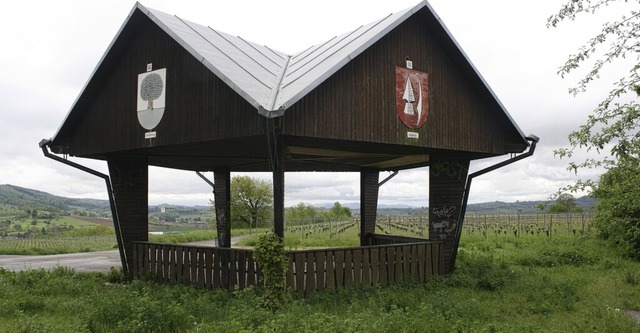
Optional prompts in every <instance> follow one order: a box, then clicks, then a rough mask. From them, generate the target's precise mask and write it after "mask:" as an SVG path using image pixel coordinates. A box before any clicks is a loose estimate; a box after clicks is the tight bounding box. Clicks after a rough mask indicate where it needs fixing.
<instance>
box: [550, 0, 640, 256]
mask: <svg viewBox="0 0 640 333" xmlns="http://www.w3.org/2000/svg"><path fill="white" fill-rule="evenodd" d="M615 2H622V1H621V0H569V1H567V3H566V4H565V5H564V6H562V7H561V9H560V10H559V11H558V13H556V14H555V15H552V16H551V17H549V19H548V20H547V27H555V26H557V25H558V24H559V23H560V22H562V21H565V20H574V19H575V18H576V17H577V16H578V15H582V14H594V13H596V12H598V11H599V10H601V9H602V8H604V7H608V6H609V5H611V4H613V3H615ZM624 3H626V6H627V7H625V8H626V9H627V14H624V15H622V16H621V17H620V19H618V20H615V21H613V22H607V23H605V24H604V25H603V26H602V30H601V31H600V32H599V33H598V34H596V35H595V36H593V38H591V39H590V40H589V41H588V43H587V44H585V45H584V46H582V47H581V48H580V49H579V50H578V52H577V53H575V54H573V55H570V56H569V58H568V60H567V61H566V62H565V64H564V65H563V66H562V67H560V70H559V71H558V74H559V75H561V76H562V77H564V76H565V75H567V74H569V73H571V72H573V71H574V70H576V69H578V68H580V67H584V66H589V67H590V70H589V71H588V72H587V74H586V75H585V76H584V77H582V79H581V80H580V81H579V82H578V84H577V85H576V86H575V87H574V88H572V89H571V90H570V93H572V94H574V95H575V94H578V93H581V92H585V91H586V90H587V86H588V85H589V83H591V82H592V81H594V80H595V79H597V78H598V77H599V76H600V74H601V72H602V70H603V68H605V66H607V65H610V64H612V63H619V62H622V63H623V64H625V65H627V66H628V67H629V71H628V72H627V73H626V74H625V75H623V76H622V77H621V78H620V79H619V80H618V81H617V82H616V83H614V84H613V88H611V90H610V91H609V94H608V96H607V97H606V98H605V99H604V100H603V101H601V102H600V103H599V104H598V105H597V106H596V108H595V109H594V111H593V112H592V113H591V114H590V115H589V116H588V117H587V121H586V122H585V123H584V124H583V125H581V126H580V127H579V128H578V129H577V130H575V131H573V132H571V133H570V134H569V147H568V148H563V149H558V150H556V151H555V154H556V155H557V156H559V157H560V158H571V157H572V155H573V153H574V151H575V150H576V149H585V150H586V151H595V152H597V153H598V154H600V153H604V152H608V154H606V155H599V156H600V157H598V158H587V159H585V160H584V161H582V162H577V163H576V162H573V161H572V162H570V163H569V168H568V169H570V170H572V171H574V172H576V173H577V172H578V170H579V169H587V168H597V167H601V168H604V169H605V170H606V171H605V173H604V174H603V175H602V176H601V177H600V179H599V180H594V179H587V180H578V181H577V182H576V183H575V184H573V185H569V186H567V187H566V188H564V189H561V191H562V190H572V191H575V190H586V191H589V192H591V193H592V194H593V195H594V196H595V197H596V198H598V199H599V202H598V204H597V205H596V214H595V220H596V221H597V222H596V226H597V227H598V230H599V234H600V236H602V237H604V238H607V239H611V240H612V241H614V242H616V243H617V244H619V245H621V246H622V247H623V248H625V249H626V250H627V252H628V253H629V254H631V255H632V256H634V257H635V258H639V259H640V254H639V253H640V244H639V243H640V241H639V236H638V234H639V233H640V232H639V231H638V230H639V229H640V218H639V215H638V213H639V212H640V210H639V209H638V208H637V206H638V203H637V202H638V196H637V194H639V193H637V192H638V186H639V185H640V180H639V179H638V171H640V170H639V167H638V162H640V131H638V125H639V124H640V105H639V104H638V103H636V102H635V99H637V97H638V96H640V74H638V70H639V69H640V52H638V51H640V38H638V36H640V8H639V5H638V2H636V1H630V2H627V1H626V0H625V1H624ZM607 47H608V48H607ZM601 48H604V49H605V51H604V53H598V52H599V51H600V49H601ZM592 57H593V58H592ZM623 59H628V60H630V61H629V64H626V63H625V62H624V61H622V60H623ZM631 194H633V195H631Z"/></svg>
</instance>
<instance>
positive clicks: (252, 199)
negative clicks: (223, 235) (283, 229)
mask: <svg viewBox="0 0 640 333" xmlns="http://www.w3.org/2000/svg"><path fill="white" fill-rule="evenodd" d="M230 218H231V226H232V227H240V228H246V227H257V226H268V225H271V224H273V223H272V222H273V188H272V186H271V183H269V182H267V181H264V180H261V179H255V178H251V177H249V176H235V177H233V178H232V179H231V216H230Z"/></svg>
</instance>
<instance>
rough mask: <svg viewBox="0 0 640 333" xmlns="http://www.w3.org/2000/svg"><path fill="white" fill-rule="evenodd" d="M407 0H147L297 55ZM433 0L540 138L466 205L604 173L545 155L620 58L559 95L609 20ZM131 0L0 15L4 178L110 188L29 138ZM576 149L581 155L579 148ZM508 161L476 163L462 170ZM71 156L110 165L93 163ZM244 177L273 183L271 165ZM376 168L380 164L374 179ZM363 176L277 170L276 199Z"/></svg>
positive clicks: (163, 174) (51, 124) (422, 183)
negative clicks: (281, 192) (555, 20)
mask: <svg viewBox="0 0 640 333" xmlns="http://www.w3.org/2000/svg"><path fill="white" fill-rule="evenodd" d="M417 2H418V1H417V0H398V1H387V0H353V1H336V0H327V1H323V2H302V1H299V0H277V1H249V2H237V1H236V2H233V1H226V2H220V1H195V0H187V1H169V0H148V1H145V2H144V5H145V6H149V7H151V8H155V9H158V10H162V11H165V12H168V13H171V14H176V15H178V16H179V17H181V18H185V19H188V20H191V21H194V22H198V23H202V24H205V25H210V26H211V27H212V28H214V29H219V30H221V31H224V32H227V33H230V34H232V35H240V36H242V37H243V38H246V39H247V40H250V41H254V42H257V43H260V44H265V45H268V46H270V47H272V48H274V49H277V50H280V51H284V52H289V53H293V52H298V51H301V50H303V49H305V48H307V47H308V46H310V45H313V44H318V43H321V42H323V41H325V40H327V39H329V38H331V37H333V36H336V35H340V34H343V33H345V32H348V31H350V30H353V29H355V28H357V27H358V26H360V25H362V24H367V23H369V22H372V21H374V20H377V19H380V18H382V17H384V16H385V15H387V14H389V13H392V12H397V11H399V10H402V9H405V8H408V7H411V6H414V5H415V4H416V3H417ZM430 3H431V5H432V6H433V7H434V8H435V10H436V12H437V13H438V15H439V16H440V18H441V19H442V20H443V21H444V23H445V25H446V26H447V27H448V29H449V31H450V32H451V33H452V35H453V36H454V38H455V39H456V40H457V42H458V43H459V44H460V45H461V47H462V48H463V50H464V52H465V53H466V54H467V56H468V58H469V59H470V60H471V62H472V63H473V64H474V66H475V67H476V68H477V69H478V71H479V72H480V73H481V74H482V76H483V77H484V79H485V80H486V82H487V83H488V84H489V86H490V87H491V89H492V90H493V91H494V93H495V94H496V96H497V97H498V99H499V100H500V101H501V102H502V103H503V105H504V106H505V108H506V109H507V110H508V111H509V113H510V114H511V116H512V117H513V119H514V120H515V121H516V123H518V124H519V126H520V127H521V129H522V131H523V132H524V134H536V135H538V136H539V137H540V138H541V141H540V143H539V145H538V150H537V151H536V153H535V155H534V156H533V157H530V158H528V159H525V160H523V161H520V162H518V163H515V164H513V165H510V166H507V167H504V168H501V169H499V170H496V171H494V172H491V173H489V174H486V175H483V176H480V177H478V178H476V179H475V180H474V183H473V187H472V190H471V193H470V201H471V202H483V201H495V200H501V201H515V200H521V201H522V200H543V199H545V198H547V197H548V196H549V194H551V193H553V192H554V191H556V190H557V188H559V187H561V186H564V185H566V184H568V183H571V182H573V181H575V179H577V178H578V177H582V178H588V177H597V175H598V174H599V173H601V172H602V170H586V171H584V172H582V173H581V174H580V175H578V176H576V175H573V174H571V173H570V172H568V171H566V165H567V160H560V159H557V158H555V157H554V156H553V150H554V149H557V148H559V147H563V146H565V145H566V144H567V135H568V133H569V132H570V131H572V130H574V129H576V128H577V127H578V126H579V125H580V124H581V123H582V122H583V121H584V120H585V119H586V116H587V114H589V113H590V112H591V110H593V108H594V107H595V106H596V105H597V103H598V102H599V101H600V100H601V99H602V98H603V97H604V96H606V94H607V93H608V89H607V86H608V84H610V82H611V80H612V79H614V78H616V77H617V76H618V75H619V73H621V72H620V68H619V67H613V68H612V69H611V70H610V72H609V74H606V73H605V75H603V79H602V80H599V82H597V83H595V84H594V85H593V86H591V87H590V90H589V93H588V94H583V95H579V96H577V97H572V96H570V95H569V94H568V92H567V91H568V89H569V88H570V87H571V86H572V85H573V84H575V82H576V81H577V80H578V79H579V77H580V74H584V73H585V70H588V69H580V70H578V72H577V73H575V74H573V75H570V76H569V78H568V79H562V78H560V77H559V76H558V75H557V74H556V72H557V69H558V67H559V66H561V65H562V64H563V63H564V61H565V60H566V58H567V56H568V55H569V54H571V53H573V52H575V51H576V50H577V49H578V48H579V46H580V45H582V44H583V43H584V42H586V41H587V40H588V38H589V35H590V34H593V33H595V32H597V31H598V30H599V25H598V24H595V23H597V22H600V21H603V20H606V19H607V18H608V17H610V16H607V15H598V16H597V17H596V16H592V17H586V18H581V19H580V20H578V21H575V22H567V24H564V25H563V26H562V27H560V28H556V29H547V28H546V27H545V23H546V18H547V17H548V16H549V15H551V14H552V13H554V12H555V11H556V10H557V9H559V6H560V5H559V4H558V3H555V2H544V1H529V2H521V1H520V2H518V1H509V0H487V1H477V0H461V1H456V2H452V1H448V0H431V1H430ZM132 5H133V3H132V2H131V1H128V0H127V1H125V0H114V1H102V2H95V1H91V2H88V1H79V0H62V1H58V2H52V1H43V0H35V1H29V2H20V1H17V2H13V3H12V4H11V10H10V13H11V14H10V15H5V16H4V17H3V20H0V34H1V37H2V40H3V45H5V47H4V48H3V52H2V53H0V71H2V73H3V74H2V76H0V133H2V138H3V140H0V183H9V184H15V185H18V186H24V187H31V188H35V189H40V190H43V191H47V192H50V193H53V194H57V195H63V196H70V197H93V198H106V189H105V185H104V183H103V181H102V180H101V179H99V178H97V177H94V176H91V175H88V174H86V173H84V172H81V171H78V170H76V169H73V168H71V167H68V166H65V165H62V164H60V163H58V162H55V161H52V160H49V159H46V158H45V157H44V156H42V152H41V151H40V150H39V148H38V146H37V143H38V142H39V141H40V140H41V139H42V138H50V137H52V136H53V135H54V134H55V132H56V130H57V129H58V128H59V126H60V124H61V123H62V121H63V120H64V117H65V116H66V114H67V112H68V111H69V110H70V108H71V107H72V105H73V102H74V101H75V100H76V98H77V96H78V95H79V94H80V92H81V90H82V88H83V87H84V85H85V84H86V82H87V80H88V79H89V77H90V75H91V73H92V71H93V70H94V68H95V67H96V65H97V64H98V61H99V60H100V58H101V57H102V55H103V54H104V52H105V50H106V48H107V46H108V45H109V44H110V43H111V41H112V40H113V38H114V37H115V35H116V33H117V31H118V29H119V28H120V26H121V25H122V23H123V22H124V20H125V18H126V16H127V15H128V14H129V12H130V10H131V8H132ZM5 7H7V6H5ZM249 7H250V9H251V10H247V8H249ZM612 7H615V6H612ZM461 8H464V10H461ZM5 9H7V8H5ZM611 10H615V8H612V9H611ZM7 12H9V10H7ZM504 13H516V14H508V15H507V14H504ZM612 13H613V12H612ZM576 153H577V156H576V159H577V160H580V159H581V158H582V157H585V156H587V155H586V154H584V153H583V152H576ZM506 158H508V156H503V157H500V158H495V159H489V160H481V161H473V162H472V164H471V169H472V171H474V170H479V169H481V168H484V167H487V166H489V165H491V164H494V163H496V162H498V161H502V160H504V159H506ZM73 160H74V161H77V162H79V163H81V164H84V165H88V166H90V167H92V168H95V169H97V170H100V171H101V172H105V173H106V172H107V170H106V169H107V168H106V163H104V162H102V161H91V160H84V159H73ZM249 175H251V176H254V177H257V178H260V179H266V180H271V175H270V174H268V173H257V174H249ZM208 176H209V177H210V176H211V174H208ZM386 176H387V174H386V173H381V176H380V178H381V179H382V178H384V177H386ZM359 179H360V178H359V174H357V173H323V172H316V173H287V174H286V176H285V181H286V186H285V190H286V199H285V202H286V205H288V206H289V205H295V204H297V203H298V202H306V203H314V204H325V203H329V204H331V203H333V202H335V201H340V202H343V203H354V202H359V196H360V193H359V191H360V187H359ZM428 196H429V193H428V170H427V169H426V168H420V169H415V170H406V171H401V172H400V173H399V174H398V175H397V176H396V177H394V178H393V179H391V180H390V181H389V182H388V183H386V184H385V185H383V186H382V187H381V188H380V195H379V199H380V200H379V201H380V203H384V204H409V205H413V206H425V205H427V203H428ZM210 198H212V194H211V188H210V187H209V185H208V184H206V183H205V182H204V181H202V180H201V179H200V178H199V177H198V176H197V175H195V173H193V172H186V171H177V170H168V169H163V168H150V171H149V201H150V203H152V204H160V203H164V202H168V203H181V204H201V205H206V204H208V201H209V199H210Z"/></svg>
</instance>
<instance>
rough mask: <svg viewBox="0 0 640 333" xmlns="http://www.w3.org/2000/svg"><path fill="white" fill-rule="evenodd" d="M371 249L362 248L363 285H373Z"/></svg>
mask: <svg viewBox="0 0 640 333" xmlns="http://www.w3.org/2000/svg"><path fill="white" fill-rule="evenodd" d="M370 256H371V249H369V248H364V249H362V284H363V285H365V286H372V285H374V284H373V283H372V281H371V262H370Z"/></svg>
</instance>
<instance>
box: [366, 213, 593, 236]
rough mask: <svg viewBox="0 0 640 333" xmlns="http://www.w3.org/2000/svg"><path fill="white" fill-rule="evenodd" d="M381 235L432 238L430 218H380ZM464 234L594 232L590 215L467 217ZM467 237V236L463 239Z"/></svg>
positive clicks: (563, 233) (506, 234) (534, 214)
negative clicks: (430, 235)
mask: <svg viewBox="0 0 640 333" xmlns="http://www.w3.org/2000/svg"><path fill="white" fill-rule="evenodd" d="M376 227H377V229H378V230H377V232H382V233H387V234H393V235H406V236H418V237H425V238H427V237H428V235H429V219H428V217H427V216H389V217H384V218H379V219H378V221H377V223H376ZM462 229H463V235H475V236H479V235H481V236H482V237H484V238H485V239H489V238H491V237H493V238H495V237H546V238H552V237H553V236H554V235H571V236H582V237H585V236H587V235H588V234H589V233H591V232H592V229H591V215H587V214H575V213H573V214H571V213H569V214H542V213H531V214H467V216H466V217H465V220H464V225H463V227H462ZM463 237H464V236H463Z"/></svg>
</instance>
